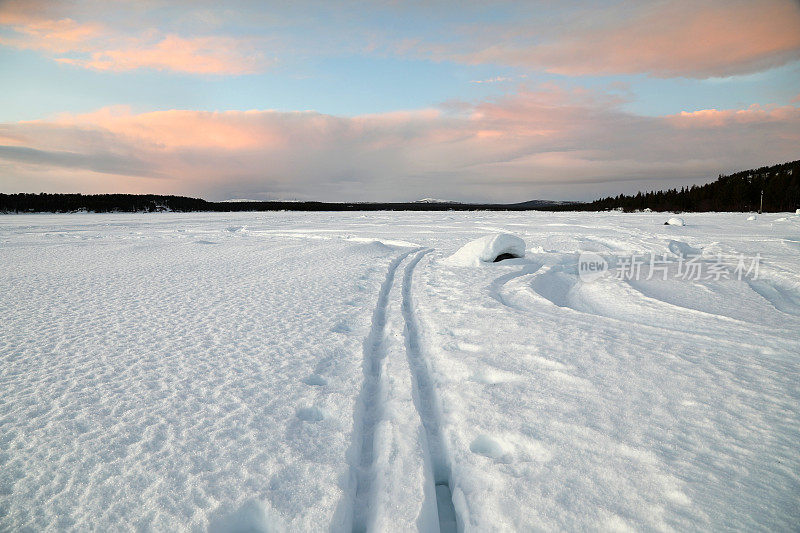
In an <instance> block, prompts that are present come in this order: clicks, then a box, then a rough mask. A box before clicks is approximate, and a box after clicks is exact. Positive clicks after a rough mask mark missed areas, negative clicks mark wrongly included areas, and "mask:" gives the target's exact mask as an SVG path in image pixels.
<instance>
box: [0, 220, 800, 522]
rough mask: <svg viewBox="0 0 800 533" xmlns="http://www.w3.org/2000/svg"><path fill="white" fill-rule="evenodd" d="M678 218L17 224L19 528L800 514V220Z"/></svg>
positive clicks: (1, 517) (9, 376)
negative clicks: (510, 251)
mask: <svg viewBox="0 0 800 533" xmlns="http://www.w3.org/2000/svg"><path fill="white" fill-rule="evenodd" d="M682 216H683V217H685V220H686V225H685V226H671V225H666V226H665V225H664V224H663V221H664V215H663V214H660V213H639V214H624V213H480V212H478V213H363V214H362V213H242V214H233V215H231V214H217V213H215V214H202V213H200V214H186V215H181V214H151V215H27V216H5V217H2V218H0V261H2V264H3V265H4V267H5V268H4V269H2V270H0V286H1V287H2V288H3V290H2V291H0V320H2V324H3V328H2V329H1V330H0V363H1V364H0V390H1V391H2V395H0V530H6V529H9V530H19V529H31V530H41V531H55V530H65V529H66V530H70V529H73V530H86V529H89V530H128V529H138V530H143V531H175V530H183V531H203V530H207V529H208V530H211V531H235V530H242V529H249V530H253V531H296V530H313V531H319V530H333V531H352V530H356V531H385V530H397V531H400V530H402V531H407V530H420V531H439V530H442V531H447V530H452V528H453V527H454V526H457V527H458V529H459V530H464V531H485V530H492V531H497V530H499V531H512V530H526V531H527V530H553V529H556V530H576V529H595V528H600V529H606V530H650V529H652V530H662V531H669V530H687V529H715V530H716V529H736V530H792V529H793V528H795V527H796V524H797V523H798V522H799V521H800V513H798V508H800V507H798V505H797V502H798V498H800V496H799V495H800V478H798V475H797V472H798V471H800V459H798V455H797V453H796V445H797V442H800V408H798V405H800V391H799V390H798V388H797V382H798V381H797V380H798V377H799V376H800V372H799V371H800V364H798V363H799V360H798V355H797V354H798V353H800V335H798V333H797V332H798V331H800V255H799V253H800V219H798V218H797V217H794V216H791V215H790V216H785V215H773V214H765V215H762V216H760V217H758V219H757V220H752V221H746V220H744V217H742V216H741V214H715V213H712V214H685V215H682ZM498 233H508V234H513V235H517V236H519V237H521V238H522V239H523V240H524V243H525V245H526V248H527V250H525V251H524V252H525V253H524V255H525V257H524V258H521V259H511V260H507V261H503V262H500V263H496V264H483V265H482V266H480V267H478V268H476V267H474V266H458V265H454V264H448V263H449V262H448V261H446V260H445V259H446V258H448V257H450V256H452V255H453V254H454V252H456V251H457V250H458V249H459V248H461V247H463V246H464V245H465V244H467V243H469V242H471V241H474V240H475V239H478V238H482V237H485V236H487V235H495V234H498ZM490 240H491V239H490ZM587 251H590V252H593V253H596V254H599V255H600V256H602V257H603V258H604V259H606V260H607V261H608V262H609V264H611V265H619V264H620V262H621V261H623V260H624V258H625V257H627V256H629V255H630V254H632V253H639V254H657V255H659V256H661V255H662V254H666V256H667V257H668V259H669V261H670V266H669V268H668V269H667V274H668V275H667V279H661V277H660V276H659V277H655V278H653V279H650V280H647V279H638V280H633V279H631V280H625V279H615V278H613V277H611V276H606V277H601V278H599V279H597V280H595V281H592V282H584V281H582V280H581V279H580V277H579V276H578V270H577V268H578V267H577V263H578V257H579V254H580V253H581V252H587ZM738 254H746V255H748V256H754V255H755V254H760V256H761V258H762V261H761V270H760V275H759V278H758V279H756V280H751V279H745V280H741V281H740V280H736V279H719V280H714V279H700V280H683V279H677V278H676V277H675V275H674V274H675V269H676V268H677V267H676V264H677V261H678V258H679V257H685V258H688V257H696V258H697V260H699V261H700V262H701V263H703V264H704V265H706V266H707V265H710V264H711V263H713V262H714V261H717V260H719V259H718V258H722V260H724V261H726V262H727V264H733V265H735V258H736V256H737V255H738Z"/></svg>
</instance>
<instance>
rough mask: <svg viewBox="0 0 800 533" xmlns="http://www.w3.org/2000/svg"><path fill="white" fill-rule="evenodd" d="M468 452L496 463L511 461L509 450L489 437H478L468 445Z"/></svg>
mask: <svg viewBox="0 0 800 533" xmlns="http://www.w3.org/2000/svg"><path fill="white" fill-rule="evenodd" d="M469 451H471V452H472V453H476V454H478V455H483V456H484V457H488V458H489V459H494V460H495V461H497V462H498V463H510V462H511V460H512V457H511V450H509V449H508V448H507V446H505V445H504V444H502V443H501V442H499V441H497V440H495V439H493V438H492V437H490V436H489V435H478V436H477V437H476V438H475V440H473V441H472V443H471V444H470V445H469Z"/></svg>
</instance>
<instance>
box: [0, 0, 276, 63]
mask: <svg viewBox="0 0 800 533" xmlns="http://www.w3.org/2000/svg"><path fill="white" fill-rule="evenodd" d="M12 6H13V4H12ZM3 26H6V27H8V28H10V29H11V30H13V32H12V33H11V34H9V35H7V36H4V37H0V45H2V46H9V47H13V48H19V49H31V50H40V51H42V52H45V53H47V54H49V55H51V56H53V59H55V60H56V61H58V62H60V63H63V64H68V65H74V66H78V67H83V68H88V69H93V70H111V71H124V70H134V69H140V68H150V69H154V70H166V71H172V72H186V73H191V74H213V75H236V74H253V73H256V72H261V71H263V70H265V69H266V68H268V67H269V66H270V65H271V64H273V63H274V59H270V58H268V57H267V56H266V55H265V54H264V52H263V49H264V48H265V42H264V41H263V40H261V39H256V38H247V37H226V36H201V37H190V38H186V37H181V36H179V35H175V34H167V35H163V36H162V35H160V34H159V32H157V31H153V30H150V31H146V32H143V33H140V34H137V35H125V34H122V33H120V32H119V31H115V30H114V29H112V28H110V27H107V26H105V25H103V24H100V23H97V22H84V23H79V22H77V21H75V20H73V19H71V18H62V19H49V18H44V17H41V16H39V15H37V14H31V13H29V12H27V11H22V10H19V9H17V10H14V9H5V10H3V9H2V8H0V27H3ZM86 56H88V57H86Z"/></svg>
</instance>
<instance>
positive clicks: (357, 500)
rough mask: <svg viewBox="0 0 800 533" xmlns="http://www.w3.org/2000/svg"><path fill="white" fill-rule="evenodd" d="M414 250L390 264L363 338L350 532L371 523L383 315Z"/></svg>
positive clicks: (383, 339) (380, 403) (359, 530)
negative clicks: (397, 275)
mask: <svg viewBox="0 0 800 533" xmlns="http://www.w3.org/2000/svg"><path fill="white" fill-rule="evenodd" d="M412 252H413V250H411V251H408V252H406V253H403V254H401V255H399V256H398V257H397V258H396V259H394V260H393V261H392V262H391V264H390V265H389V270H388V272H387V273H386V279H384V281H383V284H382V285H381V289H380V292H379V293H378V302H377V304H376V305H375V310H374V311H373V313H372V326H371V328H370V331H369V335H368V336H367V338H366V339H365V340H364V363H363V373H364V383H363V385H362V389H361V394H360V395H359V402H358V407H357V410H356V425H357V426H359V427H360V430H359V431H357V432H356V433H355V435H356V436H357V442H358V445H357V447H356V448H357V450H358V460H357V464H356V465H354V469H353V470H354V473H355V475H354V477H355V483H356V491H355V496H354V500H353V531H357V532H361V531H366V530H367V526H368V524H369V523H370V516H369V513H370V512H371V510H372V509H373V502H372V500H373V497H374V495H373V493H372V485H373V479H374V473H373V463H374V459H375V454H374V442H375V428H376V425H377V424H378V422H379V421H380V419H381V416H382V412H381V408H382V407H383V404H382V396H383V393H382V390H381V388H382V387H381V378H382V372H381V364H382V361H383V359H384V357H386V349H385V346H384V343H385V336H386V331H385V329H386V314H387V304H388V299H389V292H390V291H391V290H392V287H393V285H394V280H395V273H396V271H397V268H398V267H399V266H400V264H401V263H402V262H403V260H404V259H405V258H406V257H408V256H409V255H410V254H411V253H412Z"/></svg>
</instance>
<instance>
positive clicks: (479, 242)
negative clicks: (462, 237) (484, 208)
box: [443, 233, 525, 266]
mask: <svg viewBox="0 0 800 533" xmlns="http://www.w3.org/2000/svg"><path fill="white" fill-rule="evenodd" d="M512 257H525V241H523V240H522V239H520V238H519V237H517V236H516V235H511V234H510V233H496V234H494V235H486V236H485V237H481V238H480V239H475V240H474V241H470V242H468V243H467V244H465V245H464V246H462V247H461V249H459V250H458V251H457V252H456V253H454V254H453V255H451V256H450V257H448V258H446V259H445V260H444V261H443V262H444V263H445V264H447V265H453V266H478V265H480V264H481V263H492V262H494V261H497V260H498V259H499V260H503V259H510V258H512Z"/></svg>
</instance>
